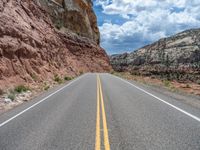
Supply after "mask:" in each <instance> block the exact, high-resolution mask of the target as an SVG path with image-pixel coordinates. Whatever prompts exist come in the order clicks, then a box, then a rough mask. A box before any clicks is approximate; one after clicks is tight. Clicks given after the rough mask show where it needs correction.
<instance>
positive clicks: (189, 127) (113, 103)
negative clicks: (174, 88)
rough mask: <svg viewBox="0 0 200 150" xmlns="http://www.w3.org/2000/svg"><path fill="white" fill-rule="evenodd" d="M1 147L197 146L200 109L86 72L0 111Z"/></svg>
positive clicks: (194, 149)
mask: <svg viewBox="0 0 200 150" xmlns="http://www.w3.org/2000/svg"><path fill="white" fill-rule="evenodd" d="M0 149H1V150H100V149H102V150H103V149H105V150H110V149H112V150H146V149H147V150H161V149H162V150H200V110H198V109H196V108H193V107H191V106H189V105H186V104H183V103H181V102H180V101H177V100H175V99H171V98H169V97H166V96H164V95H162V94H159V93H156V92H153V91H150V90H149V89H144V88H143V87H140V85H135V84H133V83H131V82H128V81H125V80H123V79H121V78H118V77H115V76H113V75H110V74H92V73H88V74H85V75H82V76H80V77H79V78H77V79H75V80H73V81H71V82H70V83H68V84H67V85H65V86H63V87H62V88H60V89H56V90H54V91H49V92H48V93H46V94H43V95H41V96H39V97H38V98H35V99H34V100H32V101H30V102H27V103H25V104H23V105H21V106H19V107H16V108H14V109H13V110H11V111H9V112H7V113H5V114H2V115H1V116H0Z"/></svg>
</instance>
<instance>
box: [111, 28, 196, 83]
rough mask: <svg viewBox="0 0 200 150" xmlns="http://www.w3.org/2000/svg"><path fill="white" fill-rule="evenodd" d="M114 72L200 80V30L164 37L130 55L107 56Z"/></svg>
mask: <svg viewBox="0 0 200 150" xmlns="http://www.w3.org/2000/svg"><path fill="white" fill-rule="evenodd" d="M110 60H111V64H112V66H113V68H114V69H115V70H117V71H130V72H132V74H142V75H148V76H149V75H154V76H160V77H165V78H168V79H178V80H183V81H184V80H191V81H195V82H196V81H198V82H199V81H200V29H191V30H187V31H184V32H181V33H179V34H176V35H174V36H172V37H168V38H163V39H161V40H159V41H157V42H155V43H153V44H150V45H147V46H145V47H143V48H141V49H139V50H136V51H134V52H132V53H130V54H128V53H125V54H119V55H113V56H111V57H110Z"/></svg>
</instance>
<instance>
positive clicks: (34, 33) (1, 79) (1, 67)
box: [0, 0, 111, 88]
mask: <svg viewBox="0 0 200 150" xmlns="http://www.w3.org/2000/svg"><path fill="white" fill-rule="evenodd" d="M75 1H78V0H75ZM79 1H80V0H79ZM83 1H84V0H83ZM88 1H89V0H88ZM88 1H86V2H88ZM42 2H45V0H43V1H41V0H40V1H39V0H38V1H36V0H1V1H0V88H4V87H9V86H10V85H16V84H19V83H22V82H28V83H30V82H40V81H44V80H47V79H53V76H54V75H55V74H59V75H61V76H64V75H77V74H79V73H80V72H104V71H109V70H110V69H111V67H110V65H109V60H108V57H107V55H106V53H105V51H104V50H103V49H102V48H101V47H99V45H98V41H99V37H98V36H99V33H98V29H97V28H96V24H95V23H96V20H95V19H96V18H95V15H94V13H93V14H92V13H91V14H89V15H88V19H91V20H92V21H88V22H87V21H86V24H87V28H89V26H91V28H89V29H88V30H87V29H85V31H87V32H88V33H91V34H87V32H83V33H82V35H79V34H77V33H79V32H80V31H81V30H80V31H79V30H78V29H79V25H78V24H80V22H79V23H77V24H76V22H73V24H74V25H75V27H74V28H73V29H71V28H69V26H70V24H69V25H64V29H63V30H58V29H56V28H55V27H54V25H55V24H53V23H52V20H53V18H54V19H55V16H51V17H50V15H51V14H50V15H49V12H48V11H47V8H48V7H47V5H44V7H43V3H42ZM58 2H59V1H58ZM60 2H61V3H62V1H60ZM65 2H67V1H65ZM89 2H90V1H89ZM46 4H47V3H46ZM62 4H63V3H62ZM66 4H67V3H65V6H64V7H66ZM74 5H76V7H79V8H80V6H79V5H78V4H77V3H74ZM88 6H89V7H91V4H90V5H88ZM71 8H72V7H71ZM82 8H83V7H82ZM58 9H61V10H62V9H63V8H58ZM81 10H83V9H81ZM89 10H90V9H89ZM89 10H88V9H87V10H86V11H89ZM90 11H92V10H90ZM67 12H68V11H64V14H63V15H64V17H66V15H67ZM72 16H73V15H72ZM77 16H78V15H77ZM77 16H76V15H75V17H77ZM89 16H92V17H93V18H89ZM62 17H63V16H62ZM83 20H84V19H83ZM85 20H87V19H85ZM94 20H95V23H92V22H94ZM54 21H55V20H53V22H54ZM76 21H78V20H76ZM63 22H64V23H65V20H63ZM89 22H90V25H88V23H89ZM76 28H77V29H76ZM75 31H77V32H75ZM80 34H81V33H80ZM84 35H88V36H84Z"/></svg>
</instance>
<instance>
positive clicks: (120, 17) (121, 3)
mask: <svg viewBox="0 0 200 150" xmlns="http://www.w3.org/2000/svg"><path fill="white" fill-rule="evenodd" d="M94 9H95V12H96V15H97V19H98V26H99V29H100V32H101V46H102V47H103V48H104V49H105V50H106V51H107V53H108V54H116V53H124V52H131V51H133V50H136V49H138V48H140V47H143V46H145V45H147V44H150V43H152V42H155V41H157V40H159V39H160V38H163V37H167V36H170V35H173V34H176V33H178V32H181V31H183V30H187V29H191V28H200V15H199V14H200V13H199V12H200V0H94Z"/></svg>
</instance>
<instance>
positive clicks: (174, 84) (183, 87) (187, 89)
mask: <svg viewBox="0 0 200 150" xmlns="http://www.w3.org/2000/svg"><path fill="white" fill-rule="evenodd" d="M113 74H114V75H117V76H120V77H123V78H125V79H127V80H134V81H137V82H140V83H143V84H148V85H155V86H160V87H164V88H167V89H168V90H170V91H181V92H184V93H188V94H195V95H200V84H197V83H193V82H186V83H180V82H178V81H174V80H173V81H169V80H161V79H159V78H156V77H148V76H139V75H131V74H130V73H128V72H120V73H119V72H115V73H113Z"/></svg>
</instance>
